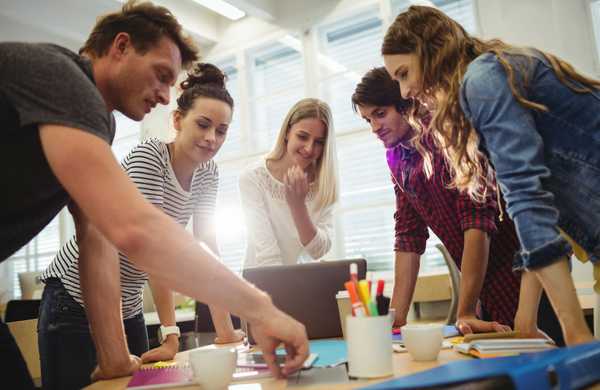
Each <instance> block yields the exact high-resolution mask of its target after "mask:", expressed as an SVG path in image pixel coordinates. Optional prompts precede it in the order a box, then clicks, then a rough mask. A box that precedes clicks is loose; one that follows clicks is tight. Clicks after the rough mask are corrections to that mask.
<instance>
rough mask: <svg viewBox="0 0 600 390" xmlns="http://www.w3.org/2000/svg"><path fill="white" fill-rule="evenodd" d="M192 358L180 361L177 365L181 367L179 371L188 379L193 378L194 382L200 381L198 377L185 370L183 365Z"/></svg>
mask: <svg viewBox="0 0 600 390" xmlns="http://www.w3.org/2000/svg"><path fill="white" fill-rule="evenodd" d="M189 362H190V360H189V359H185V360H182V361H180V362H179V364H178V365H177V368H178V369H179V372H180V373H181V374H182V375H183V376H185V377H186V378H188V379H191V380H193V381H194V382H196V383H198V381H197V380H196V378H195V377H194V376H192V375H190V374H188V373H187V372H185V370H184V369H183V366H184V364H185V363H189Z"/></svg>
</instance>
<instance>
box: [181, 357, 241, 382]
mask: <svg viewBox="0 0 600 390" xmlns="http://www.w3.org/2000/svg"><path fill="white" fill-rule="evenodd" d="M185 362H189V363H190V364H191V366H192V371H193V372H194V376H190V375H188V374H187V373H186V372H185V370H184V369H183V364H184V363H185ZM236 367H237V351H236V350H235V348H217V349H202V350H198V351H192V352H190V354H189V358H188V359H187V360H183V361H181V362H179V371H180V372H181V373H182V374H183V375H185V376H186V377H188V378H190V379H192V380H193V381H194V382H197V383H199V384H200V385H201V386H202V387H203V388H204V390H216V389H224V388H226V387H227V386H229V383H230V382H231V380H232V379H233V373H234V372H235V369H236Z"/></svg>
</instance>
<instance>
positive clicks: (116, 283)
mask: <svg viewBox="0 0 600 390" xmlns="http://www.w3.org/2000/svg"><path fill="white" fill-rule="evenodd" d="M69 211H70V212H71V214H72V215H73V221H74V223H75V234H76V236H77V246H78V248H79V260H78V264H79V281H80V282H79V283H80V286H81V295H82V297H83V301H84V306H85V311H86V316H87V318H88V322H89V324H90V328H91V331H92V334H93V335H94V337H95V338H98V339H101V340H111V342H110V343H96V350H97V352H98V362H99V365H98V367H96V369H95V370H94V372H93V373H92V376H91V378H92V382H94V381H96V380H99V379H103V378H113V377H116V376H124V375H131V374H133V372H134V371H135V370H136V369H138V368H139V367H140V366H141V361H140V359H139V358H138V357H137V356H134V355H130V354H129V349H128V348H127V341H126V339H125V331H124V328H123V316H122V314H121V275H120V270H119V254H118V252H117V250H116V249H115V247H114V246H112V245H111V244H110V242H108V241H107V240H106V239H105V238H104V236H103V235H102V234H101V233H100V232H99V231H98V229H96V228H95V227H94V225H92V224H90V223H89V220H88V219H87V218H86V216H85V214H83V212H82V211H81V210H80V209H79V207H78V206H77V204H75V203H74V202H71V203H70V204H69Z"/></svg>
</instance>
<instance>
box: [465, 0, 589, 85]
mask: <svg viewBox="0 0 600 390" xmlns="http://www.w3.org/2000/svg"><path fill="white" fill-rule="evenodd" d="M471 1H472V2H473V3H474V4H473V5H474V10H475V12H476V17H477V18H478V20H479V28H480V30H479V31H480V37H481V38H483V39H491V38H498V37H500V38H502V39H503V40H504V41H506V42H507V43H511V44H515V45H521V46H534V47H536V48H538V49H541V50H545V51H548V52H550V53H552V54H555V55H557V56H559V57H561V58H563V59H565V60H567V61H569V62H571V63H572V64H573V65H574V66H575V67H576V68H577V69H578V70H579V71H581V72H583V73H585V74H587V75H589V76H595V77H598V76H600V70H599V69H598V60H597V57H596V50H595V43H594V39H593V29H592V25H591V22H590V17H589V10H588V9H587V3H588V2H587V1H586V0H471Z"/></svg>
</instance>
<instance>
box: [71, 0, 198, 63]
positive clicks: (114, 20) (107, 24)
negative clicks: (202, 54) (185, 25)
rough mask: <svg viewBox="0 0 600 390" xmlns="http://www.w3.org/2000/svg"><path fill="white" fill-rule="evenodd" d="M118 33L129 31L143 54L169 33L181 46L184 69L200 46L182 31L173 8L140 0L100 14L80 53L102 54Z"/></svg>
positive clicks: (133, 42)
mask: <svg viewBox="0 0 600 390" xmlns="http://www.w3.org/2000/svg"><path fill="white" fill-rule="evenodd" d="M119 33H127V34H129V36H130V37H131V44H132V45H133V48H134V49H135V51H136V52H137V53H139V54H141V55H143V54H145V53H146V52H147V51H148V50H149V49H151V48H153V47H155V46H157V45H158V43H159V41H160V40H161V39H162V38H163V37H164V36H167V37H169V38H171V39H172V40H173V41H175V43H176V44H177V47H179V51H180V52H181V67H182V68H183V69H189V68H191V66H192V65H193V64H194V63H195V62H196V61H198V52H199V49H198V46H197V45H196V42H195V40H194V39H193V38H192V37H191V36H189V35H184V34H183V31H182V28H181V25H180V24H179V23H178V22H177V18H175V16H173V14H172V13H171V11H169V10H168V9H167V8H165V7H160V6H156V5H154V4H152V3H150V2H149V1H144V2H138V1H137V0H130V1H128V2H127V3H125V4H123V8H122V9H121V11H116V12H110V13H107V14H104V15H102V16H100V17H98V19H96V25H95V26H94V29H93V30H92V33H91V34H90V36H89V37H88V39H87V41H86V42H85V43H84V45H83V46H82V47H81V49H79V54H84V53H92V54H94V55H95V56H96V57H98V58H101V57H102V56H104V55H106V54H107V53H108V50H109V48H110V46H111V45H112V43H113V42H114V40H115V38H116V37H117V35H118V34H119Z"/></svg>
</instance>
